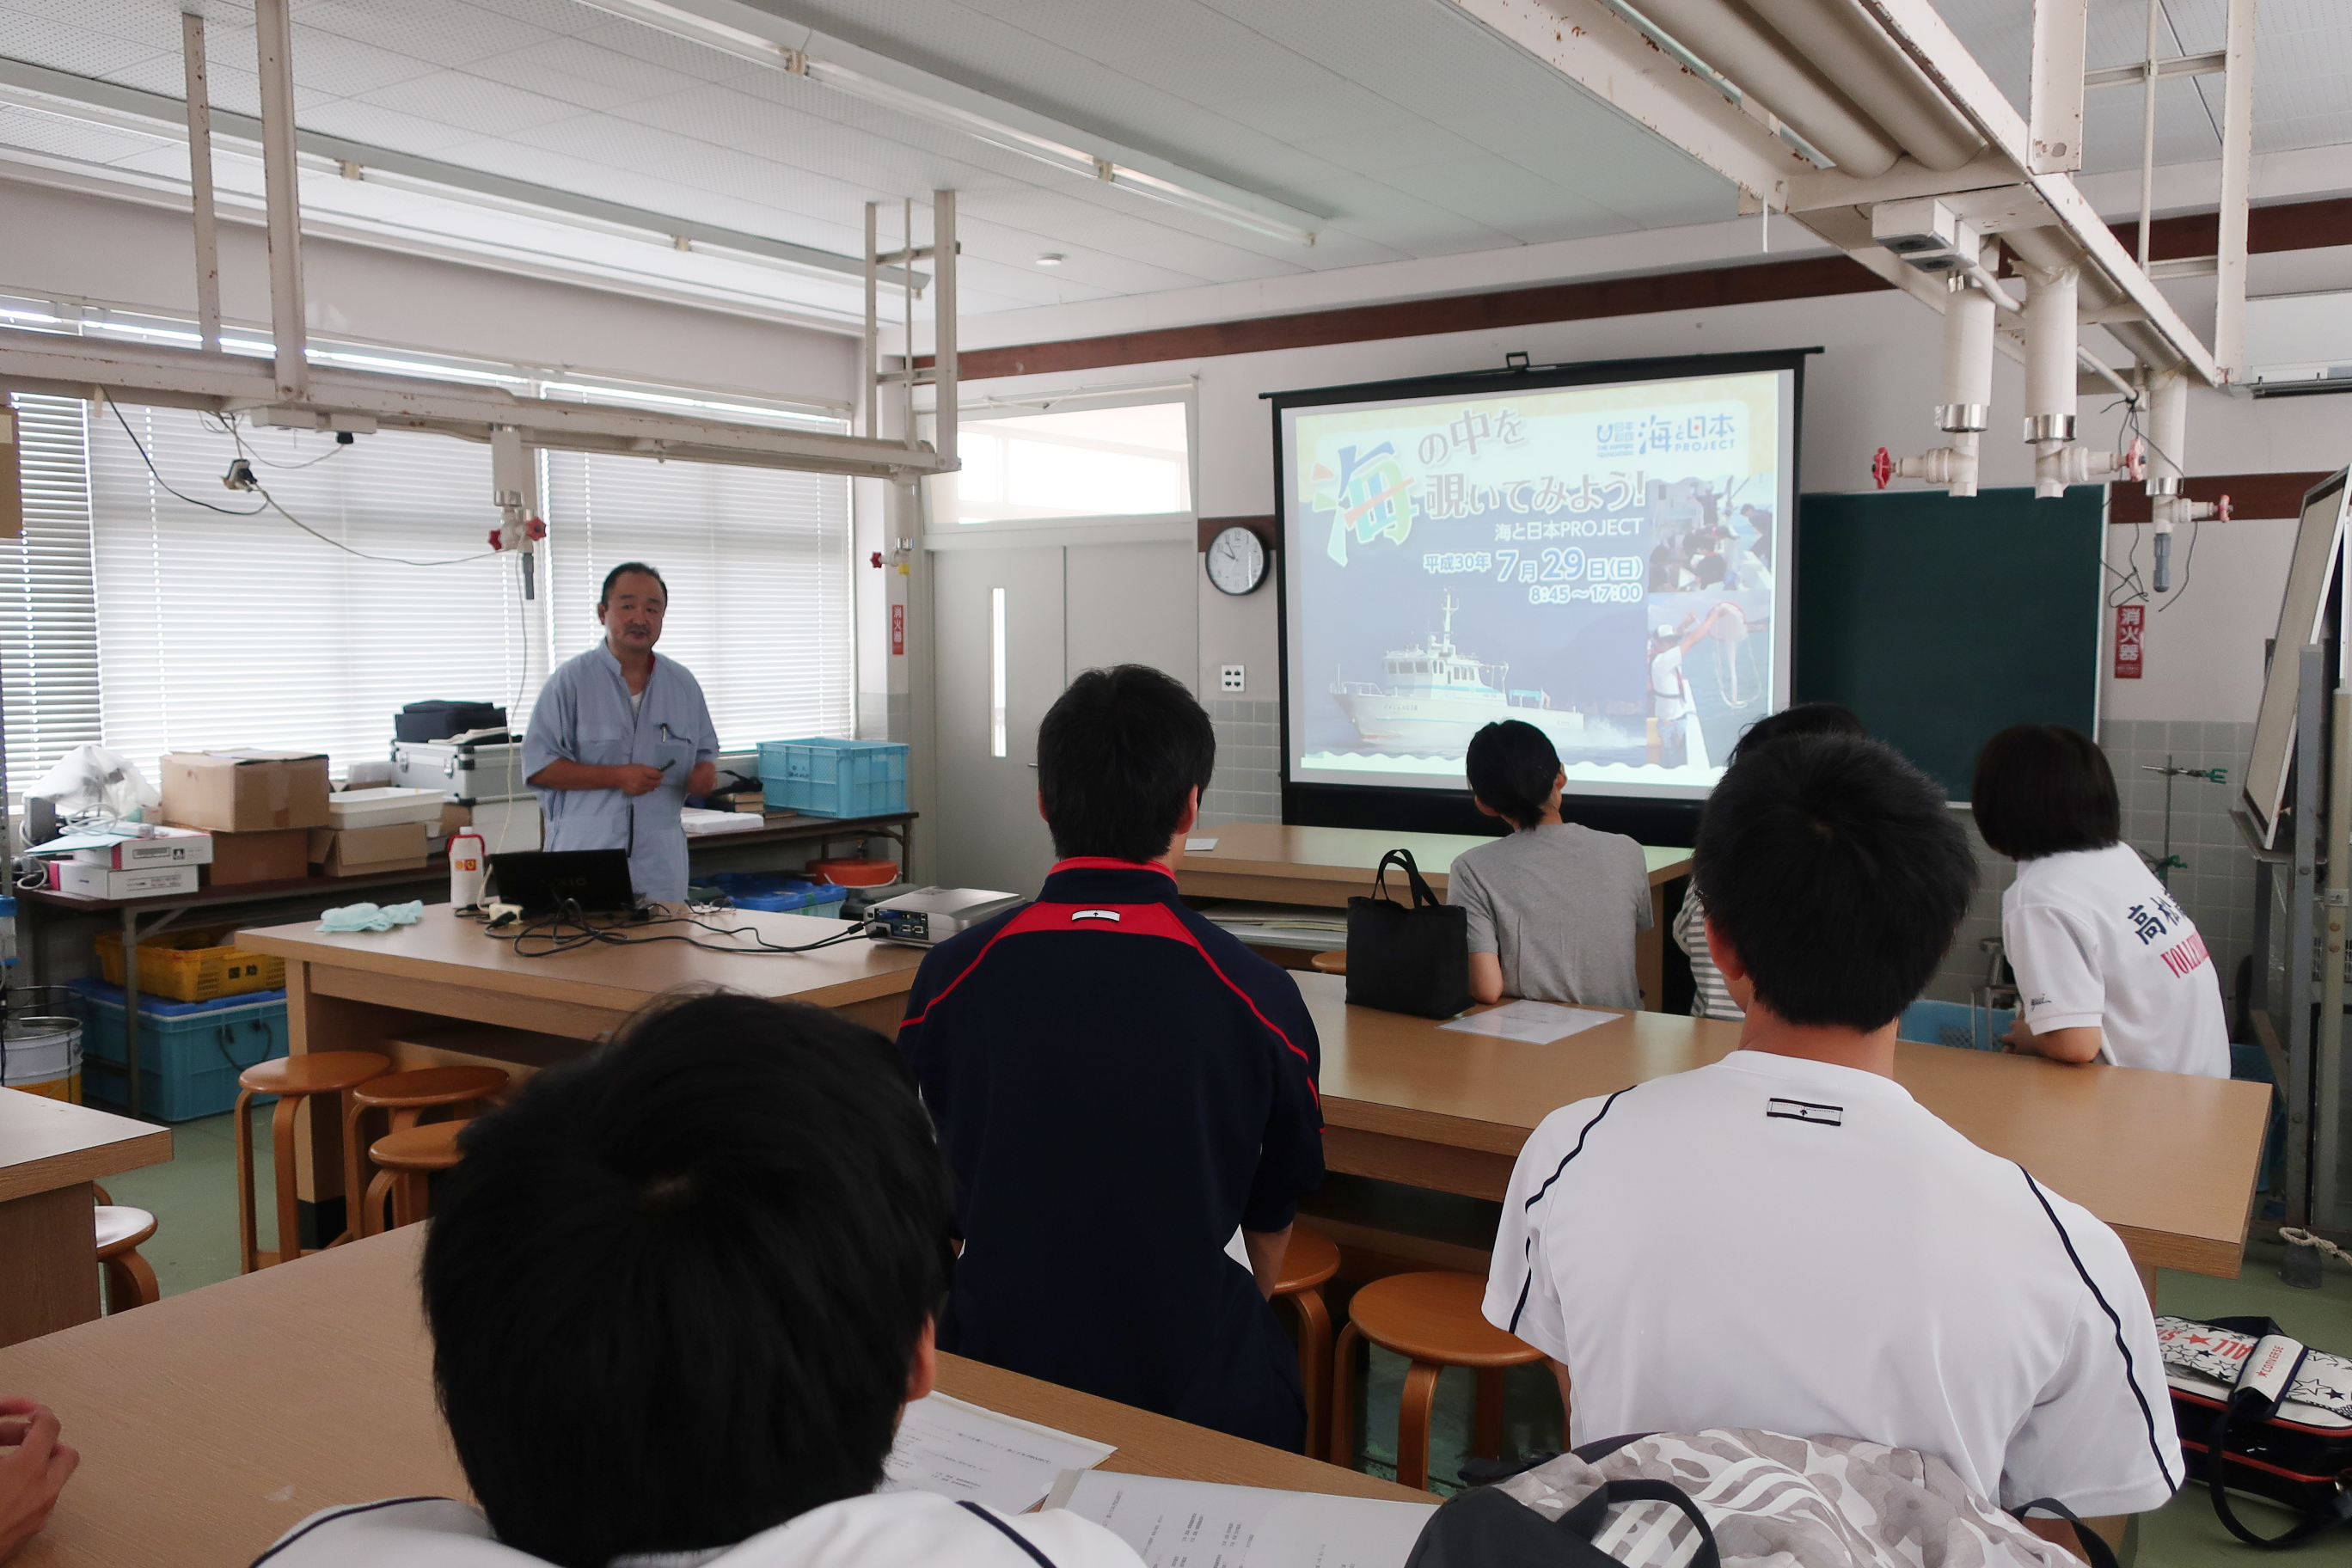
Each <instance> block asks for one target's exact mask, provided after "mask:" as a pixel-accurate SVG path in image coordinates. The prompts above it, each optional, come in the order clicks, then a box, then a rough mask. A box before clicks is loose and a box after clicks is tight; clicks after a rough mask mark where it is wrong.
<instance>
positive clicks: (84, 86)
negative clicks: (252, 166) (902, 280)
mask: <svg viewBox="0 0 2352 1568" xmlns="http://www.w3.org/2000/svg"><path fill="white" fill-rule="evenodd" d="M0 88H5V89H15V91H14V92H11V93H8V94H7V96H8V97H9V98H11V99H14V100H16V101H18V102H29V103H32V104H34V105H35V106H36V107H41V108H47V109H50V110H52V111H53V112H61V113H64V112H70V110H68V109H67V108H66V107H64V106H68V105H80V106H82V107H85V108H88V109H90V110H98V111H100V113H101V114H102V115H107V116H120V117H121V118H123V119H127V120H130V121H136V122H137V126H138V129H140V130H142V131H145V132H151V133H152V134H155V135H159V136H163V137H166V138H168V139H170V140H173V141H181V140H184V139H185V138H186V136H187V121H186V105H185V104H184V102H183V100H179V99H176V98H170V97H166V96H165V95H163V94H162V93H157V92H147V91H143V90H142V89H138V88H133V87H122V86H119V85H117V84H116V83H114V82H110V81H100V80H98V79H95V78H92V77H85V76H76V75H74V74H73V73H71V72H69V71H61V70H53V69H51V68H48V67H47V66H37V65H34V64H31V63H30V62H28V61H25V60H18V59H10V58H5V57H0ZM42 100H47V101H46V102H44V101H42ZM99 122H100V123H109V122H111V121H108V120H104V119H101V120H100V121H99ZM212 125H213V131H214V134H215V137H217V138H219V139H222V140H226V141H235V142H242V143H245V144H247V145H250V146H252V147H255V148H258V147H259V146H260V145H261V139H262V138H261V121H258V120H256V119H253V118H252V117H251V116H249V115H243V114H234V113H231V112H229V111H228V110H223V109H215V110H213V111H212ZM294 145H295V148H296V150H297V151H299V152H301V153H309V154H310V155H312V156H315V157H320V158H325V159H328V160H330V161H331V162H333V163H339V164H348V165H351V166H352V167H353V168H355V169H358V170H359V171H361V173H362V175H363V176H364V175H365V174H369V173H375V174H390V175H393V176H394V178H393V179H391V180H387V181H384V182H383V183H384V184H394V185H399V184H403V183H404V181H414V182H415V183H416V186H418V187H422V188H423V189H424V190H425V191H426V192H427V193H428V194H451V195H460V196H461V199H462V196H473V197H479V198H483V199H484V200H486V201H488V202H489V203H492V204H504V205H509V206H510V207H512V208H515V209H519V210H523V211H530V212H536V213H539V214H542V215H548V214H562V215H566V216H572V217H578V218H585V219H588V220H590V221H592V222H595V223H600V224H604V225H608V226H611V227H612V228H613V229H616V230H623V231H626V232H628V233H630V234H633V235H637V236H642V237H646V239H648V240H651V241H654V242H656V243H663V244H671V245H675V244H676V243H677V241H679V240H685V241H687V242H688V245H689V246H691V247H693V248H696V249H700V250H706V251H709V252H711V253H713V254H718V255H733V256H739V257H747V258H754V259H758V260H762V261H769V262H779V263H782V264H783V265H785V266H786V267H788V268H793V269H795V270H801V271H806V272H814V273H819V274H822V275H824V276H826V277H827V278H828V279H832V278H836V277H837V278H847V279H861V280H862V279H864V278H865V276H866V268H865V264H864V263H863V262H861V261H860V260H859V259H858V258H856V257H855V256H842V255H839V254H836V253H835V252H834V251H830V250H821V249H818V248H817V247H814V246H807V245H795V244H793V242H792V241H790V240H785V239H774V238H771V237H768V236H766V235H760V234H748V233H745V232H744V231H743V230H741V229H732V228H723V227H720V226H719V225H716V224H707V223H702V222H699V221H698V220H696V219H693V218H684V217H677V216H671V215H669V214H667V213H656V212H651V211H648V210H646V208H644V207H635V206H630V205H627V204H625V203H622V202H608V201H605V200H604V199H603V198H601V197H598V196H588V195H581V194H579V193H578V192H576V191H563V190H558V189H556V188H555V187H553V186H551V185H541V184H533V183H531V182H530V181H528V180H517V179H510V178H509V177H508V176H506V175H504V174H489V173H487V172H485V171H483V170H480V169H468V168H467V167H465V166H464V165H462V164H457V163H442V162H441V161H440V160H439V159H436V158H420V157H417V156H415V154H413V153H395V152H394V151H393V150H392V149H390V148H388V147H372V146H370V145H368V144H367V143H365V142H353V141H351V140H349V139H348V138H345V137H341V136H330V135H327V134H325V133H323V132H316V131H303V130H299V129H298V130H297V131H296V132H294ZM887 279H888V280H889V281H890V282H891V283H892V284H894V285H895V284H897V283H898V280H899V279H898V268H891V269H890V270H889V271H888V273H887ZM929 281H930V280H929V277H928V276H926V275H924V274H921V273H918V274H917V275H916V279H915V286H916V287H917V288H918V289H924V288H928V287H929Z"/></svg>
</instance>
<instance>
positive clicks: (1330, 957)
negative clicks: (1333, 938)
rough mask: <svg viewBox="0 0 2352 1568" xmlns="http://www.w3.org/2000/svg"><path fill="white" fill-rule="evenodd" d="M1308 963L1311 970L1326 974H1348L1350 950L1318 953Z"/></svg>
mask: <svg viewBox="0 0 2352 1568" xmlns="http://www.w3.org/2000/svg"><path fill="white" fill-rule="evenodd" d="M1307 966H1308V967H1309V968H1312V969H1318V970H1321V971H1322V972H1323V973H1326V974H1345V973H1348V950H1347V949H1346V948H1344V947H1343V948H1341V949H1340V950H1339V952H1318V953H1317V954H1316V955H1315V956H1314V957H1312V958H1310V959H1308V960H1307Z"/></svg>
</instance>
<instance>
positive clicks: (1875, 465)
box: [1870, 447, 1895, 489]
mask: <svg viewBox="0 0 2352 1568" xmlns="http://www.w3.org/2000/svg"><path fill="white" fill-rule="evenodd" d="M1870 477H1871V478H1872V479H1876V480H1877V481H1878V488H1879V489H1885V488H1886V481H1887V480H1889V479H1893V478H1894V477H1895V458H1894V457H1893V456H1892V455H1891V454H1889V453H1888V451H1887V450H1886V448H1885V447H1880V448H1879V449H1878V450H1877V452H1876V453H1875V454H1874V456H1873V457H1872V458H1871V459H1870Z"/></svg>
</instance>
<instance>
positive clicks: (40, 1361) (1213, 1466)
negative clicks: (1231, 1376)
mask: <svg viewBox="0 0 2352 1568" xmlns="http://www.w3.org/2000/svg"><path fill="white" fill-rule="evenodd" d="M424 1237H425V1226H407V1227H405V1228H404V1229H401V1230H397V1231H394V1232H393V1233H391V1234H390V1235H387V1236H381V1237H373V1238H371V1239H369V1240H366V1241H362V1242H355V1243H353V1244H352V1245H351V1246H348V1247H337V1248H336V1249H335V1250H333V1251H332V1252H325V1253H320V1255H318V1256H317V1257H314V1258H304V1259H303V1260H302V1261H301V1262H299V1263H297V1264H293V1265H291V1266H289V1267H287V1268H265V1269H263V1270H262V1271H261V1272H260V1273H258V1274H248V1275H246V1276H243V1277H242V1278H239V1279H231V1280H228V1281H226V1283H223V1284H219V1285H213V1286H208V1287H206V1288H205V1289H202V1290H191V1291H189V1292H188V1293H187V1294H185V1295H183V1296H174V1297H172V1298H170V1299H169V1300H164V1301H161V1302H158V1303H157V1304H156V1305H154V1306H152V1307H142V1308H141V1309H140V1310H138V1311H136V1312H132V1313H129V1314H127V1315H125V1316H123V1317H120V1318H108V1319H105V1320H103V1321H100V1322H96V1323H91V1324H89V1325H87V1326H85V1327H82V1328H79V1329H76V1330H73V1331H70V1332H68V1333H62V1334H55V1335H52V1336H50V1337H49V1338H47V1339H43V1340H38V1341H35V1342H31V1343H29V1344H24V1345H18V1346H16V1347H15V1348H13V1349H9V1350H5V1351H0V1389H5V1390H6V1391H7V1392H9V1393H11V1394H24V1395H26V1396H28V1397H30V1398H34V1399H38V1400H42V1401H44V1402H46V1403H47V1404H48V1405H50V1406H52V1407H53V1408H54V1409H56V1411H57V1412H58V1419H59V1420H60V1421H61V1422H63V1424H64V1426H65V1433H66V1437H67V1440H68V1441H69V1442H71V1443H72V1444H74V1446H75V1447H79V1449H80V1450H81V1455H82V1462H81V1470H80V1472H79V1474H78V1475H76V1476H75V1477H74V1479H73V1481H72V1483H71V1484H70V1485H68V1487H67V1488H66V1491H65V1496H64V1498H63V1500H60V1501H59V1503H58V1509H57V1512H56V1513H55V1514H53V1515H52V1516H51V1517H50V1521H49V1527H48V1529H47V1531H45V1532H43V1533H42V1534H41V1535H40V1536H38V1537H37V1538H35V1540H34V1541H33V1542H32V1544H31V1545H30V1546H28V1547H27V1548H26V1551H25V1552H24V1554H23V1555H22V1556H21V1557H19V1558H17V1559H16V1561H15V1562H14V1563H12V1564H11V1568H64V1565H66V1564H91V1565H93V1568H95V1565H98V1564H105V1565H107V1568H112V1565H114V1564H118V1563H173V1564H180V1565H184V1568H239V1565H242V1564H244V1563H250V1562H251V1561H252V1560H253V1559H254V1557H255V1556H256V1555H257V1553H259V1552H261V1551H262V1550H263V1549H264V1548H266V1547H267V1546H268V1544H269V1542H271V1541H273V1540H275V1539H276V1538H277V1537H278V1535H280V1534H282V1533H283V1532H284V1531H287V1530H289V1529H290V1528H291V1527H292V1526H293V1525H294V1524H296V1523H297V1522H298V1521H300V1520H301V1519H303V1518H304V1517H305V1516H306V1515H308V1514H310V1513H312V1512H314V1511H316V1510H319V1509H322V1508H328V1507H331V1506H334V1505H337V1504H341V1503H352V1502H367V1501H372V1500H375V1499H377V1498H385V1497H403V1496H441V1497H460V1498H462V1497H465V1496H466V1495H467V1490H466V1483H465V1478H464V1476H463V1475H462V1474H461V1473H460V1471H459V1470H458V1468H457V1458H456V1457H455V1455H454V1454H452V1452H451V1451H450V1447H449V1441H448V1435H447V1432H446V1429H445V1428H444V1427H443V1426H442V1424H441V1417H440V1413H439V1411H438V1410H437V1409H436V1407H435V1405H434V1399H433V1368H432V1351H431V1345H430V1342H428V1340H427V1338H426V1336H425V1324H424V1320H423V1314H422V1312H421V1310H419V1307H418V1303H417V1293H416V1284H415V1275H416V1264H417V1255H418V1252H419V1249H420V1248H421V1247H422V1246H423V1241H424ZM940 1387H941V1388H942V1389H944V1390H945V1391H947V1392H948V1393H950V1394H954V1395H955V1396H956V1397H958V1398H960V1399H967V1400H971V1402H973V1403H974V1404H977V1405H986V1406H987V1407H989V1408H990V1409H992V1410H999V1411H1003V1413H1005V1414H1007V1415H1017V1416H1020V1417H1022V1418H1024V1419H1025V1420H1030V1421H1039V1422H1043V1423H1045V1425H1047V1426H1055V1427H1059V1428H1061V1429H1062V1430H1064V1431H1066V1432H1075V1433H1077V1434H1079V1435H1080V1436H1087V1437H1093V1438H1097V1439H1098V1440H1100V1441H1102V1442H1106V1443H1115V1444H1117V1445H1118V1452H1117V1453H1115V1454H1113V1455H1112V1456H1111V1457H1110V1458H1108V1460H1106V1461H1105V1463H1104V1468H1107V1469H1113V1470H1120V1471H1125V1472H1127V1473H1129V1474H1131V1475H1158V1476H1174V1477H1180V1478H1182V1479H1191V1480H1205V1481H1226V1482H1238V1483H1242V1484H1245V1485H1252V1486H1266V1487H1284V1488H1287V1489H1292V1490H1297V1491H1318V1492H1336V1493H1339V1494H1342V1495H1346V1496H1352V1497H1370V1498H1387V1499H1391V1500H1404V1501H1421V1502H1427V1501H1429V1500H1430V1499H1429V1497H1428V1495H1427V1494H1426V1493H1423V1492H1413V1491H1408V1490H1406V1489H1404V1488H1402V1487H1398V1486H1393V1485H1391V1484H1390V1483H1389V1482H1386V1481H1379V1480H1374V1479H1372V1478H1371V1477H1370V1476H1364V1475H1359V1474H1357V1473H1356V1472H1354V1471H1352V1470H1343V1469H1340V1468H1338V1467H1336V1466H1332V1465H1327V1464H1324V1463H1322V1462H1321V1461H1319V1460H1316V1459H1309V1458H1305V1457H1304V1456H1301V1455H1298V1454H1286V1453H1282V1452H1280V1451H1278V1450H1276V1449H1273V1448H1265V1447H1259V1446H1258V1445H1256V1444H1255V1443H1246V1442H1244V1441H1242V1440H1241V1439H1240V1438H1238V1437H1228V1436H1224V1435H1223V1434H1222V1433H1217V1432H1211V1431H1207V1430H1205V1429H1203V1428H1202V1427H1199V1426H1187V1425H1185V1424H1184V1423H1183V1422H1181V1421H1171V1420H1170V1419H1168V1418H1167V1417H1166V1416H1161V1415H1149V1414H1147V1413H1146V1412H1143V1411H1140V1410H1136V1409H1132V1408H1130V1407H1129V1406H1127V1405H1115V1404H1113V1403H1111V1402H1110V1401H1109V1400H1107V1399H1097V1398H1095V1397H1094V1396H1093V1395H1091V1394H1077V1393H1074V1392H1072V1391H1071V1390H1069V1389H1066V1388H1059V1387H1056V1386H1055V1385H1054V1384H1047V1383H1040V1382H1037V1381H1036V1380H1035V1379H1033V1378H1026V1377H1022V1376H1019V1375H1017V1374H1016V1373H1008V1372H1001V1371H998V1370H997V1369H995V1368H993V1367H986V1366H982V1365H979V1364H978V1363H972V1362H967V1361H962V1360H961V1359H959V1358H957V1357H955V1356H941V1357H940Z"/></svg>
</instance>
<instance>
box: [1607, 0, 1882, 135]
mask: <svg viewBox="0 0 2352 1568" xmlns="http://www.w3.org/2000/svg"><path fill="white" fill-rule="evenodd" d="M1635 4H1637V5H1639V6H1640V7H1641V9H1642V11H1643V14H1645V15H1646V16H1649V18H1650V19H1651V20H1652V21H1654V22H1655V23H1656V24H1658V26H1661V27H1662V28H1664V29H1667V30H1669V31H1671V32H1672V33H1673V34H1674V35H1675V37H1676V39H1677V40H1678V41H1680V42H1681V43H1683V44H1684V45H1685V46H1686V47H1696V48H1698V49H1700V50H1702V51H1703V52H1704V53H1705V54H1706V57H1707V59H1708V62H1709V64H1710V65H1714V66H1715V68H1717V69H1718V70H1720V71H1722V72H1723V73H1724V75H1726V76H1727V78H1729V79H1730V80H1731V81H1732V82H1734V83H1735V84H1736V85H1737V86H1738V88H1739V89H1740V90H1741V91H1742V92H1744V93H1748V94H1751V95H1752V96H1754V97H1755V98H1756V99H1758V100H1759V101H1760V102H1762V103H1763V104H1764V105H1765V106H1766V107H1767V108H1769V110H1771V111H1772V112H1773V114H1775V115H1776V116H1778V117H1779V118H1780V120H1781V121H1783V122H1785V123H1786V124H1787V125H1788V126H1789V127H1790V129H1791V130H1793V131H1795V132H1797V134H1798V135H1800V136H1802V137H1803V138H1804V139H1805V140H1806V141H1808V142H1811V143H1812V144H1813V145H1814V146H1815V147H1817V148H1819V149H1820V150H1821V152H1822V155H1823V156H1825V157H1827V158H1828V159H1829V160H1830V162H1831V163H1834V164H1835V165H1836V166H1837V168H1838V171H1839V172H1840V173H1841V174H1852V175H1854V176H1855V177H1857V178H1860V179H1870V178H1873V177H1874V176H1875V175H1879V174H1885V172H1886V171H1887V170H1889V169H1891V168H1893V167H1894V166H1895V159H1896V158H1898V157H1900V156H1901V155H1902V152H1903V149H1902V148H1900V147H1898V146H1896V145H1895V141H1894V138H1892V137H1890V136H1888V135H1887V134H1886V133H1885V132H1884V131H1882V130H1880V129H1879V128H1878V127H1877V126H1876V125H1874V124H1873V123H1871V121H1870V119H1869V117H1868V116H1867V115H1865V114H1864V113H1863V112H1862V111H1861V110H1858V109H1856V108H1855V107H1854V106H1853V104H1852V103H1850V102H1848V101H1847V100H1846V99H1845V98H1844V97H1843V95H1842V94H1840V93H1839V92H1838V90H1837V89H1835V88H1833V87H1832V86H1831V85H1830V84H1829V83H1828V82H1826V81H1824V80H1822V78H1821V76H1820V75H1819V74H1818V73H1817V72H1815V71H1814V70H1813V69H1812V68H1811V67H1810V66H1809V65H1807V64H1806V63H1805V62H1804V61H1803V60H1802V59H1801V58H1798V57H1797V56H1795V55H1794V54H1792V53H1791V52H1790V49H1789V47H1788V46H1787V45H1786V44H1785V43H1783V42H1782V41H1781V40H1780V38H1779V37H1775V36H1774V35H1773V34H1772V33H1771V32H1770V30H1769V29H1768V28H1765V27H1763V26H1759V25H1758V24H1757V22H1756V21H1755V19H1754V18H1753V17H1751V16H1748V15H1747V14H1746V13H1745V12H1743V11H1741V10H1739V9H1738V8H1737V7H1735V6H1734V5H1730V4H1729V3H1728V0H1635ZM1717 62H1720V63H1719V64H1718V63H1717Z"/></svg>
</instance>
